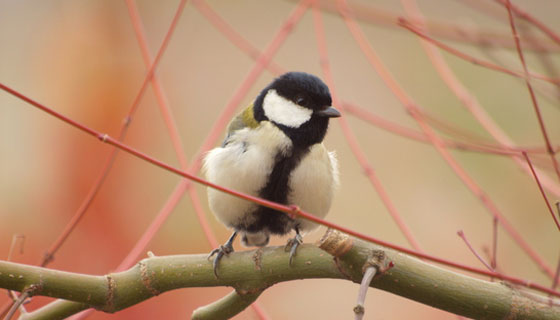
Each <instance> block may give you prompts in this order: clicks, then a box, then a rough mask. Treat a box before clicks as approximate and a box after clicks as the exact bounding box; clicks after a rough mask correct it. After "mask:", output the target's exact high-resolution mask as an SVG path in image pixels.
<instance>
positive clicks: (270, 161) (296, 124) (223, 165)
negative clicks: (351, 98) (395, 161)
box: [204, 72, 340, 276]
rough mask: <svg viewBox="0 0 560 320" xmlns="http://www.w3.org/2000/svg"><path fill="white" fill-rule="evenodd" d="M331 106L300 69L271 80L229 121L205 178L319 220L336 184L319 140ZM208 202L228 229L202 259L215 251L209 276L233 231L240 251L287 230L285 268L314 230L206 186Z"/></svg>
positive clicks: (330, 158) (331, 159)
mask: <svg viewBox="0 0 560 320" xmlns="http://www.w3.org/2000/svg"><path fill="white" fill-rule="evenodd" d="M331 105H332V99H331V95H330V92H329V88H328V87H327V86H326V85H325V83H323V81H321V80H320V79H319V78H317V77H316V76H314V75H311V74H307V73H303V72H288V73H285V74H283V75H281V76H279V77H278V78H276V79H275V80H274V81H273V82H272V83H271V84H269V85H268V86H267V87H266V88H264V89H263V90H262V91H261V92H260V94H259V95H258V96H257V98H256V99H255V101H254V102H253V103H252V104H250V105H249V106H248V107H247V108H246V109H245V110H243V111H242V112H241V113H240V114H239V115H237V116H236V117H235V118H234V119H233V120H232V121H231V123H230V124H229V126H228V129H227V136H226V138H225V140H224V141H223V143H222V145H221V146H220V147H217V148H215V149H213V150H211V151H210V152H209V153H208V154H207V155H206V157H205V159H204V171H205V173H206V177H207V179H208V180H209V181H211V182H213V183H215V184H218V185H221V186H224V187H227V188H230V189H233V190H237V191H240V192H243V193H246V194H250V195H253V196H257V197H261V198H263V199H267V200H270V201H273V202H277V203H281V204H285V205H297V206H298V207H299V208H301V209H302V210H304V211H307V212H310V213H312V214H314V215H316V216H317V217H320V218H323V217H325V216H326V215H327V213H328V211H329V209H330V206H331V202H332V197H333V194H334V191H335V189H336V186H337V185H338V166H337V160H336V157H335V154H334V152H329V151H327V149H326V148H325V146H324V145H323V143H322V141H323V139H324V137H325V134H326V133H327V128H328V125H329V119H330V118H335V117H340V112H338V110H336V109H335V108H333V107H332V106H331ZM208 201H209V205H210V209H211V211H212V212H213V213H214V214H215V216H216V218H217V219H218V220H219V221H220V222H222V223H223V224H224V225H226V226H227V227H229V228H232V229H233V230H234V232H233V234H232V235H231V237H230V238H229V240H228V241H227V242H226V243H225V244H224V245H221V246H220V247H219V248H217V249H214V250H213V251H212V252H211V253H210V254H209V256H208V258H210V257H212V256H213V255H214V254H216V258H215V259H214V263H213V267H214V273H215V275H216V276H218V274H217V267H218V263H219V261H220V259H221V258H222V257H223V256H224V255H228V254H229V253H231V252H233V245H232V244H233V241H234V239H235V237H236V236H237V235H238V234H239V235H241V237H242V243H243V244H244V245H245V246H259V247H262V246H266V245H267V244H268V241H269V239H270V235H271V234H273V235H285V234H288V233H289V232H291V231H292V230H294V231H295V233H296V234H295V237H294V238H293V239H290V241H288V244H287V245H286V251H287V250H290V264H291V263H292V259H293V257H294V255H295V253H296V249H297V247H298V245H299V244H301V243H302V242H303V239H302V235H303V234H305V233H306V232H308V231H310V230H313V229H315V228H316V227H317V224H315V223H313V222H310V221H307V220H304V219H300V218H292V217H290V216H288V215H287V214H286V213H283V212H279V211H276V210H273V209H270V208H267V207H264V206H260V205H257V204H255V203H253V202H250V201H247V200H244V199H240V198H237V197H234V196H232V195H229V194H226V193H224V192H221V191H218V190H215V189H212V188H208Z"/></svg>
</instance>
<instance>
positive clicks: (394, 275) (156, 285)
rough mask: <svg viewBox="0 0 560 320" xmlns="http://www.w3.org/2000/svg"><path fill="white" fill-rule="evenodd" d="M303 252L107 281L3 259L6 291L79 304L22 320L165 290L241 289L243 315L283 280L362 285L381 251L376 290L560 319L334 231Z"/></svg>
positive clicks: (497, 287)
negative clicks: (383, 261) (384, 265)
mask: <svg viewBox="0 0 560 320" xmlns="http://www.w3.org/2000/svg"><path fill="white" fill-rule="evenodd" d="M299 250H300V251H299V252H298V258H297V259H295V260H294V263H293V265H292V266H290V265H289V264H288V255H287V254H286V253H285V252H284V248H283V247H268V248H264V249H259V250H253V251H244V252H236V253H232V254H230V255H229V256H228V257H227V258H225V259H223V261H221V265H220V267H221V268H220V278H218V279H217V278H216V277H215V276H214V273H213V271H212V263H211V262H210V261H208V260H207V259H206V255H178V256H163V257H149V258H147V259H144V260H142V261H140V262H139V263H138V264H136V265H135V266H134V267H133V268H131V269H129V270H126V271H123V272H119V273H114V274H108V275H105V276H91V275H84V274H76V273H70V272H63V271H56V270H52V269H46V268H40V267H34V266H28V265H22V264H17V263H10V262H5V261H1V262H0V287H2V288H4V289H9V290H16V291H24V290H26V289H27V288H30V287H32V286H33V288H34V290H33V292H32V294H33V295H46V296H51V297H55V298H61V299H67V300H72V301H59V302H56V303H51V304H49V305H48V306H47V307H44V308H41V309H38V310H36V311H33V312H30V313H27V314H25V315H23V316H21V317H20V319H47V318H48V319H52V318H62V317H66V316H69V315H72V314H74V313H77V312H79V311H81V310H83V309H86V308H91V307H93V308H96V309H98V310H101V311H105V312H116V311H118V310H122V309H124V308H127V307H130V306H132V305H134V304H136V303H139V302H141V301H144V300H146V299H149V298H151V297H153V296H155V295H158V294H161V293H163V292H166V291H170V290H174V289H179V288H186V287H214V286H229V287H233V288H235V293H233V297H231V295H230V297H226V298H225V299H222V300H223V301H225V303H226V304H229V305H230V307H235V308H236V310H237V312H240V311H241V310H242V309H243V308H244V307H245V306H247V305H248V303H247V301H249V302H250V301H252V300H254V299H256V298H257V297H258V295H259V294H260V293H261V292H262V291H263V290H266V288H268V287H270V286H272V285H274V284H276V283H279V282H283V281H290V280H297V279H313V278H331V279H344V280H350V281H353V282H356V283H359V282H360V281H361V279H362V277H363V270H365V269H364V268H363V267H364V266H365V265H366V264H367V263H368V259H370V258H371V256H372V254H373V253H374V252H380V251H382V252H384V253H385V255H386V257H387V259H388V261H391V262H392V263H393V265H394V267H392V268H391V269H389V270H387V271H385V272H384V273H382V274H381V275H379V276H378V277H376V278H375V279H374V280H373V281H372V282H371V286H372V287H374V288H378V289H381V290H385V291H388V292H391V293H394V294H397V295H400V296H403V297H406V298H409V299H412V300H415V301H418V302H420V303H424V304H427V305H430V306H432V307H436V308H439V309H443V310H446V311H449V312H453V313H455V314H459V315H463V316H466V317H470V318H488V319H502V318H506V317H511V318H515V319H545V320H546V319H560V307H559V306H558V305H557V304H556V303H555V302H554V301H553V302H554V303H553V304H552V305H551V304H549V303H550V299H549V298H548V297H545V296H542V295H538V294H535V293H534V292H531V291H528V290H521V289H517V288H514V287H512V286H510V285H508V284H507V283H504V282H489V281H485V280H480V279H476V278H472V277H469V276H466V275H463V274H459V273H455V272H452V271H449V270H445V269H442V268H440V267H437V266H434V265H432V264H429V263H426V262H423V261H421V260H419V259H417V258H414V257H411V256H408V255H405V254H403V253H400V252H397V251H394V250H390V249H387V248H384V247H381V246H378V245H374V244H370V243H366V242H364V241H361V240H357V239H353V238H350V237H349V236H347V235H345V234H343V233H340V232H338V231H334V230H329V231H327V233H326V234H325V235H324V237H323V238H322V239H321V241H320V243H319V247H317V246H315V245H309V244H307V245H302V246H301V248H299ZM325 251H326V252H325ZM327 252H328V253H327ZM333 257H334V258H333ZM232 303H233V305H232ZM220 304H222V303H221V302H219V303H215V304H214V306H217V307H215V308H214V309H212V308H205V309H201V311H199V313H195V314H193V316H196V317H197V318H198V319H205V318H208V317H210V318H212V319H220V318H227V317H231V316H232V315H231V314H230V313H227V314H226V311H227V310H226V311H224V310H225V309H224V308H220ZM341 307H344V306H341ZM351 307H352V306H348V309H349V310H350V309H351ZM226 309H228V308H226ZM214 310H215V313H213V311H214ZM202 311H205V314H202ZM349 312H350V311H349Z"/></svg>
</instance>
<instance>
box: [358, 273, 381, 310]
mask: <svg viewBox="0 0 560 320" xmlns="http://www.w3.org/2000/svg"><path fill="white" fill-rule="evenodd" d="M376 273H377V268H376V267H374V266H371V267H368V268H366V271H365V272H364V277H363V278H362V283H361V284H360V290H359V291H358V301H357V302H356V306H355V307H354V319H356V320H362V319H363V318H364V313H365V307H364V303H365V301H366V293H367V290H368V288H369V284H370V283H371V280H373V277H375V274H376Z"/></svg>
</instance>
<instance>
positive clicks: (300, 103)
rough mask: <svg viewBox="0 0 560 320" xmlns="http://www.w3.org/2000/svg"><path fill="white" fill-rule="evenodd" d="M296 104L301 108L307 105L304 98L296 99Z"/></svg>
mask: <svg viewBox="0 0 560 320" xmlns="http://www.w3.org/2000/svg"><path fill="white" fill-rule="evenodd" d="M296 103H297V104H298V105H300V106H302V107H304V106H306V105H307V100H305V98H301V97H300V98H297V99H296Z"/></svg>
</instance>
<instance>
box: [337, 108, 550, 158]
mask: <svg viewBox="0 0 560 320" xmlns="http://www.w3.org/2000/svg"><path fill="white" fill-rule="evenodd" d="M341 104H342V106H343V107H344V109H345V111H347V112H348V113H350V114H352V115H354V116H356V117H357V118H358V119H360V120H362V121H366V122H368V123H370V124H372V125H374V126H376V127H378V128H380V129H382V130H385V131H388V132H392V133H394V134H396V135H399V136H402V137H404V138H408V139H412V140H416V141H419V142H423V143H431V142H430V139H429V138H428V137H427V136H426V135H425V134H424V133H423V132H419V131H417V130H413V129H410V128H407V127H406V126H403V125H400V124H398V123H395V122H392V121H390V120H387V119H385V118H383V117H381V116H378V115H375V114H373V113H372V112H371V111H370V110H366V109H364V108H362V107H359V106H357V105H355V104H352V103H348V102H342V103H341ZM442 141H443V143H444V145H445V146H446V147H447V148H453V149H459V150H469V151H475V152H482V153H489V154H495V155H501V156H515V157H519V156H520V153H521V151H526V152H527V153H535V154H538V153H543V152H544V153H546V150H544V149H542V148H533V147H508V146H500V145H495V144H479V143H474V142H466V141H459V140H452V139H442Z"/></svg>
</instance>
